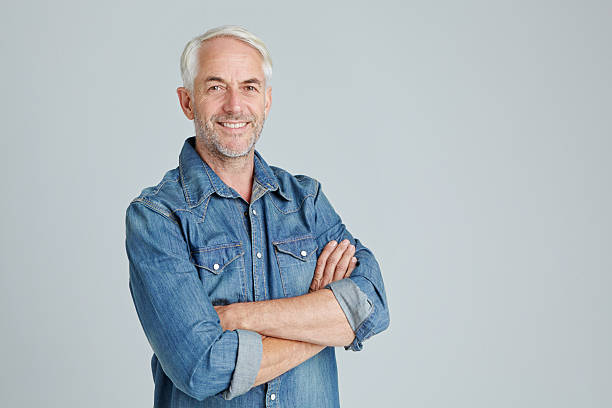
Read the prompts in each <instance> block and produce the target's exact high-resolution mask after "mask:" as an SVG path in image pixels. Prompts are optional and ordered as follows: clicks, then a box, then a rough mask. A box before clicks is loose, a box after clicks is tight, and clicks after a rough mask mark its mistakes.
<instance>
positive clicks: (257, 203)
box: [247, 185, 268, 301]
mask: <svg viewBox="0 0 612 408" xmlns="http://www.w3.org/2000/svg"><path fill="white" fill-rule="evenodd" d="M259 189H261V187H259V185H256V187H255V188H254V189H253V190H254V191H253V194H252V196H253V199H252V200H251V204H250V205H249V208H248V210H247V211H248V212H249V221H250V225H251V255H252V259H253V300H255V301H258V300H267V299H268V291H267V288H266V277H265V270H266V269H265V263H266V259H267V254H266V252H265V248H266V245H265V242H264V238H263V217H262V215H263V214H262V213H261V207H262V206H261V200H257V198H259V197H261V195H262V194H263V191H259Z"/></svg>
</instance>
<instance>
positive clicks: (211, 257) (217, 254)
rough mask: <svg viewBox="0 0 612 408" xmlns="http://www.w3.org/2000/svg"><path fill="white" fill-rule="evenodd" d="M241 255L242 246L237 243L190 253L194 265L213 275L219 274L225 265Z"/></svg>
mask: <svg viewBox="0 0 612 408" xmlns="http://www.w3.org/2000/svg"><path fill="white" fill-rule="evenodd" d="M242 255H244V250H243V249H242V244H240V243H238V242H236V243H230V244H222V245H214V246H210V247H205V248H197V249H195V250H193V251H191V257H192V258H193V263H194V265H195V266H197V267H200V268H204V269H206V270H208V271H210V272H212V273H214V274H215V275H216V274H219V273H221V272H222V271H223V269H225V267H226V266H227V265H229V264H230V263H231V262H232V261H234V260H235V259H237V258H239V257H241V256H242Z"/></svg>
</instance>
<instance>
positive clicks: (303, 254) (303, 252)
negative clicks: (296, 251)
mask: <svg viewBox="0 0 612 408" xmlns="http://www.w3.org/2000/svg"><path fill="white" fill-rule="evenodd" d="M300 255H302V256H306V255H308V252H306V251H302V252H300Z"/></svg>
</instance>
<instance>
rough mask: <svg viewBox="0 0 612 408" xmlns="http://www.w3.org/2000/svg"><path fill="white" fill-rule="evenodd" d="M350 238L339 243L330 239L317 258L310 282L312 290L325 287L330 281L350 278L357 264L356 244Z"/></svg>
mask: <svg viewBox="0 0 612 408" xmlns="http://www.w3.org/2000/svg"><path fill="white" fill-rule="evenodd" d="M349 244H350V243H349V240H348V239H345V240H344V241H342V242H340V244H338V243H337V242H336V241H329V242H328V243H327V245H325V248H323V251H321V255H319V258H318V259H317V266H316V268H315V271H314V277H313V278H312V282H311V284H310V290H309V291H310V292H314V291H316V290H319V289H321V288H324V287H325V285H327V284H328V283H330V282H335V281H338V280H340V279H344V278H348V277H349V276H351V272H353V269H355V266H356V265H357V258H355V257H354V256H353V255H354V254H355V246H354V245H352V244H350V245H349Z"/></svg>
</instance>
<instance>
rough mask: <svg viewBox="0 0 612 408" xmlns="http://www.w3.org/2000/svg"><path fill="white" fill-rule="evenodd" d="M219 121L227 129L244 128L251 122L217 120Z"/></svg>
mask: <svg viewBox="0 0 612 408" xmlns="http://www.w3.org/2000/svg"><path fill="white" fill-rule="evenodd" d="M217 123H218V124H219V125H221V126H222V127H224V128H227V129H243V128H245V127H246V125H248V124H249V122H217Z"/></svg>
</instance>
